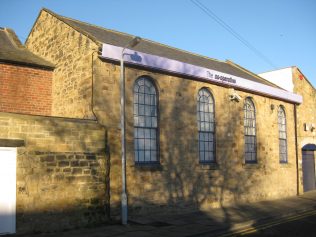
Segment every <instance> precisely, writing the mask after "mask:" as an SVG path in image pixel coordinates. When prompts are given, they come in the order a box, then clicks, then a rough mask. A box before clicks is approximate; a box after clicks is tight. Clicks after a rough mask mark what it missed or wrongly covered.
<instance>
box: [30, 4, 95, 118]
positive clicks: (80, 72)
mask: <svg viewBox="0 0 316 237" xmlns="http://www.w3.org/2000/svg"><path fill="white" fill-rule="evenodd" d="M26 47H27V48H28V49H29V50H30V51H31V52H32V53H34V54H36V55H39V56H41V57H42V58H44V59H46V60H48V61H49V62H52V63H54V64H55V65H56V68H55V71H54V75H53V93H52V94H53V105H52V114H53V115H54V116H62V117H72V118H93V117H94V116H93V113H92V111H91V95H92V90H91V84H92V64H91V62H92V56H96V55H92V52H93V51H98V46H97V45H96V44H95V43H94V42H93V41H92V40H90V39H89V38H88V37H86V36H84V35H82V34H80V33H79V32H78V31H76V30H75V29H73V28H71V27H70V26H68V25H67V24H66V23H64V22H63V21H60V20H59V19H57V18H56V17H54V16H53V15H51V14H50V13H48V12H47V11H45V10H43V11H41V13H40V15H39V17H38V19H37V21H36V23H35V25H34V27H33V29H32V31H31V33H30V35H29V37H28V39H27V41H26Z"/></svg>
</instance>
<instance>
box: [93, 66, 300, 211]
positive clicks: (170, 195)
mask: <svg viewBox="0 0 316 237" xmlns="http://www.w3.org/2000/svg"><path fill="white" fill-rule="evenodd" d="M95 65H96V67H95V82H96V84H98V85H99V86H98V88H97V90H96V93H95V96H96V111H97V115H98V117H99V118H100V120H101V121H102V123H103V124H107V125H108V129H109V145H110V149H111V171H110V187H111V208H114V207H118V206H119V202H120V192H121V160H120V159H121V157H120V149H121V148H120V130H119V121H120V120H119V118H120V117H119V111H120V110H119V93H120V92H119V66H116V65H114V64H111V63H109V62H101V61H99V62H96V64H95ZM142 75H148V76H150V77H152V78H153V80H154V81H155V83H156V86H157V88H158V93H159V112H160V115H159V117H160V122H159V123H160V126H159V128H160V129H159V132H160V163H161V164H160V166H152V167H150V166H149V167H141V166H137V165H135V163H134V148H133V146H134V145H133V144H134V142H133V106H132V105H133V94H132V93H133V84H134V81H135V80H136V79H137V78H138V77H139V76H142ZM202 87H207V88H209V89H210V91H211V92H212V93H213V96H214V99H215V108H216V126H217V129H216V131H217V134H216V139H217V140H216V143H217V146H216V154H217V156H216V160H217V164H216V165H201V164H199V160H198V137H197V136H198V131H197V121H196V98H197V92H198V90H199V89H200V88H202ZM238 93H239V94H240V96H241V97H242V101H240V102H239V103H238V102H234V101H230V100H229V93H228V88H223V87H221V86H216V85H211V84H208V83H203V82H196V81H192V80H189V79H183V78H179V77H176V76H171V75H164V74H161V73H154V72H149V71H145V70H140V69H132V68H127V69H126V98H127V99H126V118H127V187H128V194H129V210H130V213H131V214H132V215H134V214H135V215H137V214H145V213H147V212H148V211H149V212H155V211H160V212H161V209H162V208H165V210H166V211H170V212H172V211H175V210H180V211H183V210H187V209H188V208H209V207H218V206H221V205H228V204H232V203H234V202H239V201H258V200H266V199H275V198H281V197H286V196H291V195H295V194H296V161H295V137H294V119H293V115H294V111H293V109H294V107H293V105H292V104H289V103H286V102H283V101H278V100H274V99H269V98H265V97H262V96H258V95H254V94H250V93H245V92H241V91H238ZM248 96H250V97H252V98H253V100H254V103H255V105H256V109H257V114H256V115H257V145H258V148H257V153H258V164H245V162H244V138H243V136H244V128H243V116H244V114H243V101H244V99H245V98H246V97H248ZM272 104H273V105H274V106H275V107H274V109H273V110H272V109H271V105H272ZM280 105H282V106H284V107H285V112H286V116H287V136H288V140H287V141H288V142H287V145H288V163H287V164H280V163H279V140H278V117H277V110H278V106H280ZM108 111H111V113H108ZM112 213H115V211H114V210H113V212H112ZM117 214H118V212H117Z"/></svg>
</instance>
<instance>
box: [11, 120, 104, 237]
mask: <svg viewBox="0 0 316 237" xmlns="http://www.w3.org/2000/svg"><path fill="white" fill-rule="evenodd" d="M10 117H11V118H10V119H11V120H12V121H13V122H14V123H15V124H14V128H15V129H17V128H16V127H19V126H20V128H19V129H20V131H23V132H21V134H23V133H24V134H23V137H21V138H22V139H25V144H26V145H25V147H19V148H18V150H17V151H18V154H17V203H16V210H17V231H18V233H30V232H50V231H61V230H65V229H71V228H76V227H82V226H91V225H97V224H100V223H104V222H107V221H108V220H109V193H108V178H107V177H108V172H109V168H108V159H107V158H106V157H107V155H106V151H105V142H106V141H105V137H106V133H105V132H104V130H103V128H102V127H100V126H98V125H97V124H95V123H94V122H91V121H83V120H82V121H78V120H71V119H61V118H46V117H39V116H36V117H34V116H24V115H23V116H20V115H14V114H12V115H10ZM102 146H103V147H102Z"/></svg>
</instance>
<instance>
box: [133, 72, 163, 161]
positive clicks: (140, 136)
mask: <svg viewBox="0 0 316 237" xmlns="http://www.w3.org/2000/svg"><path fill="white" fill-rule="evenodd" d="M134 151H135V163H137V164H142V163H158V162H159V161H158V95H157V90H156V87H155V85H154V84H153V81H152V80H151V79H150V78H149V77H145V76H142V77H140V78H138V79H137V80H136V81H135V84H134Z"/></svg>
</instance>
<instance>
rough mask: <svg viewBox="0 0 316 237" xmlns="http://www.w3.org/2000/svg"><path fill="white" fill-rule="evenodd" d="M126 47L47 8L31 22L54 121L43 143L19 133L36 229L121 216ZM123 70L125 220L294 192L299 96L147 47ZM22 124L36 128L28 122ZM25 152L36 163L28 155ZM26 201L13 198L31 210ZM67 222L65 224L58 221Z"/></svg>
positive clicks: (46, 123) (210, 63)
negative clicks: (29, 170)
mask: <svg viewBox="0 0 316 237" xmlns="http://www.w3.org/2000/svg"><path fill="white" fill-rule="evenodd" d="M133 38H134V37H133V36H132V35H128V34H125V33H121V32H117V31H113V30H108V29H104V28H101V27H98V26H94V25H90V24H88V23H84V22H80V21H77V20H74V19H70V18H67V17H63V16H60V15H58V14H56V13H54V12H51V11H50V10H47V9H43V10H42V11H41V12H40V13H39V16H38V18H37V19H36V22H35V23H34V25H33V28H32V30H31V32H30V34H29V36H28V38H27V40H26V43H25V44H26V47H27V49H28V50H29V51H31V52H32V53H34V54H35V55H37V56H38V57H41V58H43V59H45V60H46V61H48V62H50V63H53V65H54V72H53V74H52V83H51V88H52V100H51V101H52V102H51V115H52V116H54V118H48V117H45V118H42V117H40V118H39V120H41V121H42V123H41V125H42V126H36V123H35V128H38V129H40V130H41V131H45V132H43V133H40V132H36V131H35V130H34V129H31V131H32V132H36V133H35V134H34V135H32V134H24V133H23V128H22V126H23V125H21V128H16V129H21V130H18V131H20V132H19V133H20V134H19V136H20V137H23V139H24V141H25V142H24V143H25V147H22V148H18V160H19V156H21V157H24V154H27V155H28V156H27V157H28V158H25V159H27V160H29V161H30V160H31V159H30V158H31V157H32V156H34V160H37V162H38V163H39V164H41V166H39V167H41V168H39V169H40V170H41V172H39V175H38V173H37V172H33V174H34V175H33V176H32V181H33V182H34V185H31V186H32V187H34V190H32V191H28V196H27V197H30V198H32V200H33V203H34V202H35V200H36V198H38V197H41V198H40V200H41V204H40V205H35V206H34V205H33V206H32V205H28V208H29V209H28V212H27V213H28V214H30V215H31V214H32V218H33V220H34V223H35V224H33V227H34V228H33V230H36V228H37V227H38V226H39V225H40V223H46V222H47V221H48V220H52V219H54V218H55V221H54V222H53V223H54V224H55V225H56V226H52V229H54V228H55V229H60V228H62V227H57V225H58V224H60V223H63V224H64V228H70V227H74V226H77V225H80V224H82V223H84V224H90V223H98V222H102V221H106V219H107V218H109V217H110V218H117V217H120V202H121V190H122V170H121V135H120V132H121V129H120V69H121V68H120V65H119V60H120V58H121V54H122V50H123V48H124V47H125V46H126V45H127V44H128V43H129V42H131V40H132V39H133ZM124 61H125V78H126V85H125V86H126V119H127V121H126V157H127V161H126V178H127V194H128V210H129V214H130V216H132V217H133V216H137V215H147V214H148V213H152V214H153V215H154V214H155V213H158V212H161V211H162V210H163V211H164V212H176V211H179V212H181V211H184V210H188V209H196V208H199V209H203V208H211V207H222V206H224V205H231V204H233V203H236V202H251V201H259V200H268V199H276V198H281V197H287V196H291V195H296V194H297V190H302V183H301V182H299V178H300V177H299V174H298V173H297V170H298V163H299V160H298V157H299V156H298V155H296V154H298V153H299V151H298V149H297V147H298V146H297V139H296V138H297V136H296V135H295V134H296V133H295V131H296V125H295V124H296V123H295V110H296V107H297V105H298V104H300V103H301V102H302V97H301V96H299V95H297V94H295V93H293V92H289V91H287V90H284V89H282V88H281V87H279V86H277V85H276V84H275V83H271V82H269V81H268V80H266V79H264V78H262V77H260V76H258V75H256V74H254V73H252V72H250V71H248V70H246V69H244V68H242V67H240V66H239V65H237V64H235V63H233V62H231V61H226V62H224V61H218V60H215V59H210V58H207V57H204V56H200V55H196V54H193V53H190V52H186V51H183V50H179V49H176V48H172V47H169V46H166V45H162V44H160V43H156V42H153V41H150V40H146V39H141V41H140V42H139V44H138V45H136V46H135V47H134V48H133V49H125V50H124ZM298 107H299V106H298ZM1 114H2V113H1ZM5 116H7V117H5ZM12 116H13V115H12V114H7V113H4V115H3V117H5V118H6V119H7V120H10V119H11V117H12ZM14 116H18V117H19V116H20V115H17V114H14ZM14 116H13V117H14ZM23 116H26V115H23ZM56 117H62V118H56ZM1 118H2V117H1ZM19 118H20V117H19ZM24 118H26V117H23V119H22V120H21V124H23V121H24ZM27 118H28V119H29V120H30V124H33V122H32V121H33V116H31V117H27ZM36 118H37V117H36ZM7 120H5V121H4V126H7V127H8V128H7V129H10V128H11V125H10V123H9V122H7ZM29 120H26V121H29ZM52 121H54V122H52ZM56 121H58V122H56ZM57 123H58V124H57ZM27 126H28V125H27ZM50 129H51V130H52V131H50ZM37 133H39V134H37ZM14 134H16V133H14ZM9 135H12V133H10V132H8V134H4V135H3V134H0V136H1V137H4V138H6V139H8V136H9ZM50 135H51V136H52V138H50V137H49V136H50ZM43 136H44V137H45V139H43ZM46 136H48V138H46ZM32 139H33V140H34V139H35V140H34V141H33V140H32ZM36 139H37V140H36ZM36 142H38V143H39V144H37V143H36ZM29 144H35V146H34V148H33V147H32V146H29ZM47 145H48V146H47ZM28 149H29V150H30V151H32V152H31V153H30V152H29V151H28V153H24V151H25V150H28ZM19 150H21V153H19ZM77 159H79V162H76V161H77ZM21 160H22V158H21ZM81 164H82V165H83V168H81ZM36 167H37V166H36ZM43 167H44V168H43ZM77 168H79V169H77ZM17 172H18V173H19V172H20V171H19V169H18V170H17ZM35 174H36V175H38V176H36V175H35ZM18 176H19V174H18ZM43 177H45V178H43ZM39 178H41V180H39ZM24 180H26V179H25V177H24V178H23V177H22V178H21V181H24ZM26 183H27V184H28V183H29V182H26ZM35 183H36V185H35ZM17 184H18V186H17V188H18V189H17V190H20V189H19V187H20V186H19V182H17ZM29 186H30V185H29ZM39 186H40V187H39ZM22 187H23V186H22ZM21 190H22V191H23V190H24V189H23V188H22V189H21ZM22 193H23V192H22ZM22 193H21V194H19V195H18V198H19V196H20V197H21V199H22V200H26V201H28V200H29V199H30V198H29V199H27V198H26V196H22ZM23 205H24V204H23ZM23 205H22V206H21V207H19V206H18V205H17V212H18V210H19V209H21V210H24V209H23V208H24V206H23ZM60 207H61V209H62V210H63V211H61V212H60ZM67 211H68V212H67ZM22 212H23V211H22ZM23 213H24V212H23ZM65 213H67V215H63V217H64V218H66V220H64V219H58V221H56V220H57V218H58V216H60V214H65ZM23 215H24V214H23ZM23 215H21V216H23ZM43 216H45V218H46V219H45V218H42V217H43ZM23 221H26V219H23ZM23 221H21V222H20V223H21V225H20V226H21V228H22V227H23V226H25V223H26V222H23ZM32 223H33V222H32ZM65 223H66V224H65ZM51 225H53V224H51Z"/></svg>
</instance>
